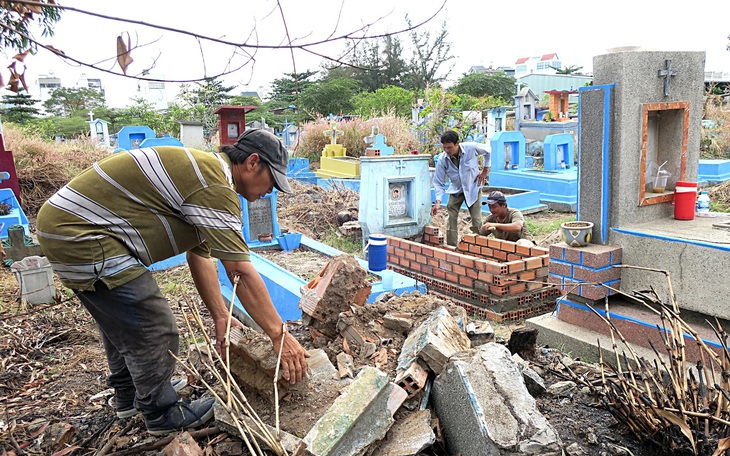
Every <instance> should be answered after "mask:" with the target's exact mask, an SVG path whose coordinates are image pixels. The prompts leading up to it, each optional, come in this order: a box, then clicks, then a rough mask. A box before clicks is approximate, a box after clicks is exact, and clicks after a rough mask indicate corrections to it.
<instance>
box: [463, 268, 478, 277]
mask: <svg viewBox="0 0 730 456" xmlns="http://www.w3.org/2000/svg"><path fill="white" fill-rule="evenodd" d="M466 276H467V277H471V278H472V279H476V278H478V277H479V271H477V270H476V269H467V270H466Z"/></svg>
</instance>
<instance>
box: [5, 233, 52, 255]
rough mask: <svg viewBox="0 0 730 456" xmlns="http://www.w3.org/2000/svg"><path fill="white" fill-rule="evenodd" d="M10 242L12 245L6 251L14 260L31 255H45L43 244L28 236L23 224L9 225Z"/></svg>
mask: <svg viewBox="0 0 730 456" xmlns="http://www.w3.org/2000/svg"><path fill="white" fill-rule="evenodd" d="M8 243H9V244H10V245H9V246H8V247H6V248H5V253H7V255H8V258H9V259H12V260H13V261H14V262H15V261H20V260H22V259H23V258H25V257H29V256H43V250H41V246H40V245H38V244H36V243H35V242H33V241H32V240H31V239H30V238H27V237H26V235H25V231H24V229H23V226H22V225H12V226H10V227H8Z"/></svg>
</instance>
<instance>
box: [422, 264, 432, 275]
mask: <svg viewBox="0 0 730 456" xmlns="http://www.w3.org/2000/svg"><path fill="white" fill-rule="evenodd" d="M421 272H422V273H424V274H427V275H433V268H432V267H431V266H426V265H423V266H421Z"/></svg>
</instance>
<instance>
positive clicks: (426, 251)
mask: <svg viewBox="0 0 730 456" xmlns="http://www.w3.org/2000/svg"><path fill="white" fill-rule="evenodd" d="M421 253H422V254H423V255H424V256H427V257H433V247H430V246H427V245H422V246H421Z"/></svg>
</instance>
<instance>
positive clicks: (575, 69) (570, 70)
mask: <svg viewBox="0 0 730 456" xmlns="http://www.w3.org/2000/svg"><path fill="white" fill-rule="evenodd" d="M550 68H552V69H553V70H555V74H582V73H581V72H580V70H582V69H583V67H582V66H575V65H570V66H567V67H565V68H555V67H553V66H551V67H550Z"/></svg>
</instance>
